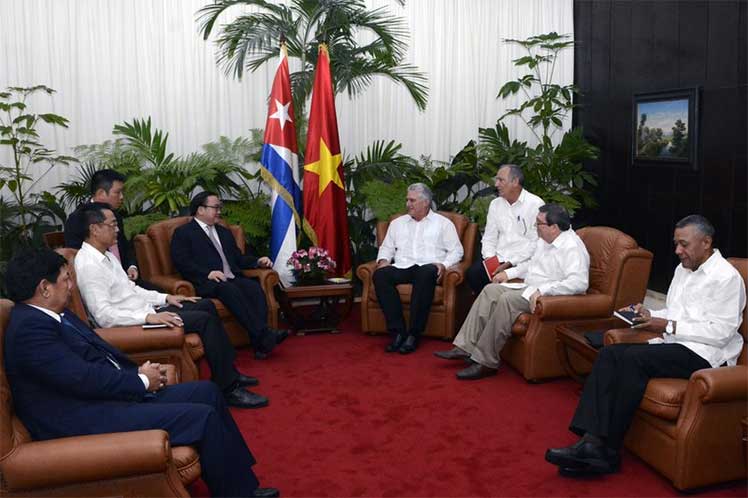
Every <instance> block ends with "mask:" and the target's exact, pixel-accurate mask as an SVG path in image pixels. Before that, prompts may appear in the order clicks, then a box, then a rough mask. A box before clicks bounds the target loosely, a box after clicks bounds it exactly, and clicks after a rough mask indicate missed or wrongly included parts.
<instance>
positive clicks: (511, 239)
mask: <svg viewBox="0 0 748 498" xmlns="http://www.w3.org/2000/svg"><path fill="white" fill-rule="evenodd" d="M524 181H525V176H524V174H523V173H522V169H521V168H520V167H519V166H516V165H514V164H505V165H503V166H501V167H500V168H499V171H498V172H497V173H496V182H495V184H494V185H495V186H496V189H497V190H498V192H499V197H497V198H496V199H494V200H493V201H491V204H490V205H489V207H488V219H487V220H486V229H485V230H484V231H483V238H482V239H481V256H482V259H481V260H478V261H476V262H475V263H473V265H472V266H471V267H470V268H468V270H467V272H465V279H466V280H467V282H468V285H470V288H471V289H473V292H474V293H475V294H478V293H480V291H481V290H482V289H483V287H485V286H486V284H488V283H490V282H494V283H496V282H497V278H498V275H499V273H501V272H502V271H504V270H506V269H507V268H511V267H512V266H517V265H519V264H520V263H524V262H525V261H527V260H528V259H530V257H532V253H533V251H534V250H535V244H536V242H537V240H538V234H537V232H536V231H535V229H534V226H533V225H534V223H535V217H536V216H537V215H538V208H540V206H542V205H543V204H544V203H543V199H541V198H540V197H538V196H537V195H535V194H533V193H531V192H528V191H527V190H525V189H524V187H523V185H524ZM494 256H496V257H498V258H499V261H500V263H501V264H500V265H499V267H498V268H497V269H496V270H495V272H494V274H493V276H492V278H491V279H490V280H489V277H488V274H487V273H486V270H485V268H484V267H483V260H484V259H488V258H492V257H494Z"/></svg>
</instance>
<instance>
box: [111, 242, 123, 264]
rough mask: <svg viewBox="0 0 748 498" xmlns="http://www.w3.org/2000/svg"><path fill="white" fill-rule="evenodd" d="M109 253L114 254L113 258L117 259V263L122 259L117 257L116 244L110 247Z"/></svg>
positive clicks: (117, 247) (117, 248) (117, 249)
mask: <svg viewBox="0 0 748 498" xmlns="http://www.w3.org/2000/svg"><path fill="white" fill-rule="evenodd" d="M109 252H111V253H112V254H114V257H115V258H117V261H120V262H121V261H122V258H121V257H120V255H119V246H118V245H117V244H114V245H113V246H112V247H110V248H109Z"/></svg>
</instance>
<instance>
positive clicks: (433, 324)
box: [356, 211, 478, 339]
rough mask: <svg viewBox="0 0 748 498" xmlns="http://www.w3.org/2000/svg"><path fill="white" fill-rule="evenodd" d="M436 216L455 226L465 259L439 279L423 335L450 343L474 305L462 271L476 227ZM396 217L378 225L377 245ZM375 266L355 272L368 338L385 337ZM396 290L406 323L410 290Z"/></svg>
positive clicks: (469, 256)
mask: <svg viewBox="0 0 748 498" xmlns="http://www.w3.org/2000/svg"><path fill="white" fill-rule="evenodd" d="M439 214H441V215H442V216H446V217H447V218H449V219H450V220H451V221H452V223H454V225H455V228H456V229H457V235H459V237H460V242H462V248H463V250H464V255H463V257H462V261H461V262H460V263H459V264H457V265H454V266H452V267H450V268H447V270H446V272H445V273H444V275H443V276H442V280H441V283H440V284H439V285H437V286H436V292H435V293H434V299H433V302H432V305H431V311H430V312H429V318H428V321H427V323H426V330H425V331H424V335H426V336H429V337H437V338H441V339H451V338H452V337H454V336H455V334H456V333H457V330H459V327H460V326H461V325H462V322H463V321H464V319H465V316H466V315H467V312H468V310H469V309H470V305H471V304H472V301H473V296H472V293H471V291H470V289H469V288H468V286H467V285H466V284H464V283H463V281H464V279H465V271H467V269H468V268H469V267H470V265H471V264H472V263H473V253H474V252H475V240H476V237H477V234H478V226H477V225H476V224H475V223H471V222H470V220H468V219H467V218H466V217H465V216H463V215H461V214H457V213H450V212H445V211H439ZM398 216H401V215H396V216H393V217H392V218H391V219H390V220H389V221H380V222H379V223H377V245H381V244H382V241H383V240H384V237H385V235H386V234H387V228H388V227H389V225H390V222H391V221H392V220H393V219H395V218H396V217H398ZM376 266H377V262H376V261H369V262H368V263H364V264H362V265H361V266H359V267H358V268H357V269H356V275H358V277H359V278H360V279H361V282H362V284H363V290H362V295H361V330H362V331H363V332H365V333H368V334H385V333H387V324H386V322H385V319H384V313H382V308H381V307H380V306H379V302H378V301H377V294H376V291H375V290H374V282H373V275H374V270H375V269H376ZM397 290H398V292H399V293H400V298H401V300H402V302H403V304H404V305H405V306H403V312H404V314H405V319H406V320H408V319H409V315H410V312H409V309H408V305H409V304H410V295H411V293H412V291H413V286H412V285H410V284H402V285H398V286H397Z"/></svg>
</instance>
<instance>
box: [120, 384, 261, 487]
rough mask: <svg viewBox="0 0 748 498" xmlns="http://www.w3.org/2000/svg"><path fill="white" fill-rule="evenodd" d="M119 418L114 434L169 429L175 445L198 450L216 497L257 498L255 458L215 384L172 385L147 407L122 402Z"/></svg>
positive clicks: (204, 476)
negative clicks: (255, 493) (255, 492)
mask: <svg viewBox="0 0 748 498" xmlns="http://www.w3.org/2000/svg"><path fill="white" fill-rule="evenodd" d="M115 418H116V420H113V422H112V424H113V430H116V431H135V430H144V429H163V430H165V431H166V432H168V433H169V440H170V442H171V444H172V446H184V445H194V446H195V447H196V448H197V451H198V453H199V454H200V468H201V469H202V470H201V477H202V479H203V481H205V484H206V485H207V486H208V489H209V490H210V494H211V496H214V497H224V496H226V497H234V496H251V495H252V494H253V492H254V490H255V489H256V488H257V487H258V485H259V482H258V480H257V477H256V476H255V474H254V472H253V471H252V465H254V464H255V459H254V456H252V453H251V452H250V450H249V448H248V447H247V443H245V442H244V438H243V437H242V434H241V432H239V428H238V427H237V426H236V423H235V422H234V419H233V418H232V417H231V413H229V411H228V409H227V407H226V404H225V402H224V399H223V396H222V395H221V392H220V391H219V390H218V389H217V388H216V386H215V385H214V384H213V383H211V382H187V383H184V384H176V385H173V386H167V387H166V388H165V389H162V390H160V391H158V392H156V393H155V394H153V395H148V396H147V397H146V398H145V400H144V401H143V402H142V403H118V406H117V417H115ZM110 432H111V431H110Z"/></svg>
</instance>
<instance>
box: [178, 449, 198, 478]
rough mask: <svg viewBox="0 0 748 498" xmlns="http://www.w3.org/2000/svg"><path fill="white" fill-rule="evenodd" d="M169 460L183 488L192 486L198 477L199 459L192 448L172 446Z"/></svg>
mask: <svg viewBox="0 0 748 498" xmlns="http://www.w3.org/2000/svg"><path fill="white" fill-rule="evenodd" d="M171 458H172V459H173V460H174V465H175V466H176V467H177V470H178V471H179V478H180V479H181V480H182V484H184V485H185V486H188V485H190V484H192V483H193V482H195V481H196V480H197V478H198V477H200V457H199V456H198V454H197V451H195V448H193V447H192V446H172V448H171Z"/></svg>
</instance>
